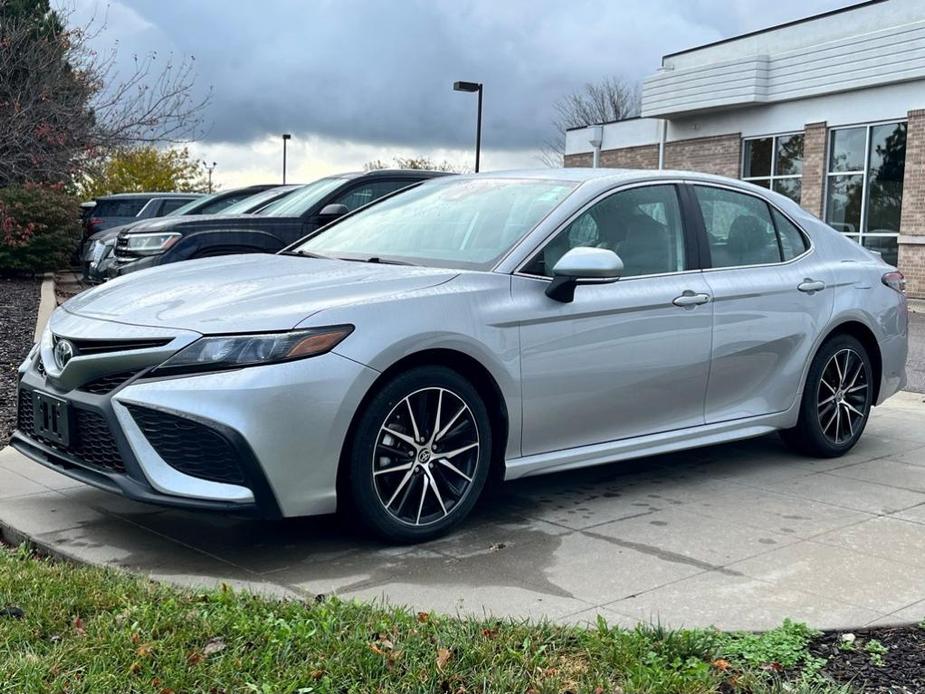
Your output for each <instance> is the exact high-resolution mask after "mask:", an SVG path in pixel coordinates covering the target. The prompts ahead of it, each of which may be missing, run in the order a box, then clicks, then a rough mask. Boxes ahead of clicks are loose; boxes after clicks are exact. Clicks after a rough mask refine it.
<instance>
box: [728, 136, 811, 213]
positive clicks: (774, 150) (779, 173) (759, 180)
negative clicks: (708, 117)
mask: <svg viewBox="0 0 925 694" xmlns="http://www.w3.org/2000/svg"><path fill="white" fill-rule="evenodd" d="M743 155H744V156H743V158H742V180H745V181H748V182H749V183H754V184H755V185H759V186H761V187H762V188H770V189H771V190H774V191H776V192H778V193H781V194H782V195H786V196H787V197H788V198H790V199H791V200H793V201H794V202H796V203H799V202H800V195H801V192H802V191H801V183H802V176H803V133H792V134H790V135H775V136H772V137H756V138H750V139H747V140H744V141H743Z"/></svg>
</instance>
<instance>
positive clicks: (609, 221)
mask: <svg viewBox="0 0 925 694" xmlns="http://www.w3.org/2000/svg"><path fill="white" fill-rule="evenodd" d="M580 246H586V247H592V248H609V249H610V250H612V251H614V252H615V253H616V254H617V255H619V256H620V259H621V260H623V267H624V272H623V276H624V277H633V276H637V275H655V274H661V273H666V272H680V271H681V270H683V269H684V262H685V261H684V231H683V225H682V223H681V207H680V205H679V204H678V193H677V189H676V188H675V186H673V185H659V186H646V187H641V188H631V189H630V190H625V191H622V192H619V193H614V194H613V195H611V196H610V197H607V198H605V199H604V200H601V201H600V202H598V203H596V204H595V205H593V206H592V207H590V208H588V209H587V210H586V211H585V212H584V213H583V214H582V215H581V216H580V217H578V218H577V219H575V220H574V221H573V222H572V223H571V224H569V225H568V226H567V227H565V228H564V229H563V230H562V231H560V232H559V233H558V234H557V235H556V236H555V237H554V238H553V239H552V240H551V241H550V242H549V243H548V244H546V246H545V247H544V248H543V249H542V250H541V251H540V252H539V253H538V254H537V255H536V256H534V257H533V258H532V259H531V260H530V262H529V263H527V265H526V266H525V267H524V270H523V271H524V272H527V273H529V274H532V275H543V276H546V277H551V276H552V269H553V267H555V264H556V263H557V262H558V261H559V259H560V258H561V257H562V256H563V255H565V253H566V252H568V251H570V250H571V249H573V248H578V247H580Z"/></svg>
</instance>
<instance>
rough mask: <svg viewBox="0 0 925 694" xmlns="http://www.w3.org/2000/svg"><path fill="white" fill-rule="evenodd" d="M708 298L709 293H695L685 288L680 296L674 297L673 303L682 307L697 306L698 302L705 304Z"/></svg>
mask: <svg viewBox="0 0 925 694" xmlns="http://www.w3.org/2000/svg"><path fill="white" fill-rule="evenodd" d="M709 300H710V295H709V294H695V293H694V292H692V291H691V290H690V289H686V290H685V291H684V293H683V294H681V296H679V297H676V298H675V300H674V301H672V302H671V303H673V304H674V305H675V306H681V307H682V308H687V307H689V306H699V305H700V304H705V303H707V302H708V301H709Z"/></svg>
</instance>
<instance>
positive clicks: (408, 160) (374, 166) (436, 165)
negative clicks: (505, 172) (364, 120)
mask: <svg viewBox="0 0 925 694" xmlns="http://www.w3.org/2000/svg"><path fill="white" fill-rule="evenodd" d="M392 161H394V162H395V163H394V164H392V165H390V164H388V163H387V162H384V161H382V160H381V159H374V160H373V161H368V162H366V163H365V164H364V165H363V168H364V169H365V170H366V171H378V170H379V169H388V168H395V169H426V170H428V171H447V172H450V173H469V172H470V171H471V170H470V169H468V168H466V167H465V166H461V165H459V164H455V163H453V162H451V161H447V160H446V159H444V160H443V161H437V160H435V159H431V158H430V157H426V156H424V155H419V156H417V157H392Z"/></svg>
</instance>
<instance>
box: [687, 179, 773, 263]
mask: <svg viewBox="0 0 925 694" xmlns="http://www.w3.org/2000/svg"><path fill="white" fill-rule="evenodd" d="M694 190H695V191H696V195H697V201H698V202H699V203H700V211H701V212H702V213H703V223H704V226H706V231H707V240H708V242H709V244H710V255H711V257H712V259H713V267H740V266H742V265H763V264H765V263H779V262H780V260H781V253H780V247H779V246H778V244H777V234H775V232H774V223H773V222H772V221H771V212H770V210H769V209H768V204H767V203H766V202H764V201H763V200H761V199H760V198H756V197H754V196H752V195H745V194H744V193H736V192H735V191H731V190H726V189H725V188H712V187H707V186H694Z"/></svg>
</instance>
